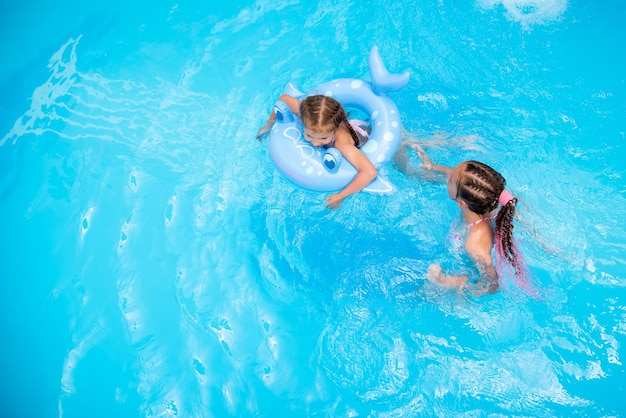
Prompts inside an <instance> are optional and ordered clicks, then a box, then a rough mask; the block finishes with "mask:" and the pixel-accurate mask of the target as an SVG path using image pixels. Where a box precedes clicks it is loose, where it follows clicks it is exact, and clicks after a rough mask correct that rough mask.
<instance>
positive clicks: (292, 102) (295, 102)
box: [256, 94, 300, 141]
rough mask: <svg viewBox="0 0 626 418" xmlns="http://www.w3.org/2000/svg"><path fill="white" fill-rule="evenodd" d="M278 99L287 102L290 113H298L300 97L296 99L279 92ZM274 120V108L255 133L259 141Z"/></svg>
mask: <svg viewBox="0 0 626 418" xmlns="http://www.w3.org/2000/svg"><path fill="white" fill-rule="evenodd" d="M278 99H279V100H282V101H283V102H285V103H286V104H287V106H289V110H291V113H294V114H296V115H300V99H296V98H295V97H293V96H290V95H288V94H281V96H280V97H279V98H278ZM274 122H276V113H275V112H274V109H272V113H270V117H269V118H268V119H267V122H265V125H263V126H262V127H261V129H259V130H258V131H257V133H256V138H257V139H258V140H259V141H260V140H261V139H263V135H264V134H265V133H266V132H269V130H270V129H271V128H272V125H273V124H274Z"/></svg>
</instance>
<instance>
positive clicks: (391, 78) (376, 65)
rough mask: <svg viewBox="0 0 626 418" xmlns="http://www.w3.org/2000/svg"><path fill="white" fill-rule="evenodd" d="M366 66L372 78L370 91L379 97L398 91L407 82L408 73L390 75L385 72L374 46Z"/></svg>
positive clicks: (383, 64) (385, 69) (376, 48)
mask: <svg viewBox="0 0 626 418" xmlns="http://www.w3.org/2000/svg"><path fill="white" fill-rule="evenodd" d="M368 65H369V70H370V76H371V77H372V90H373V91H374V93H376V94H377V95H379V96H386V95H387V92H390V91H396V90H400V89H402V88H404V87H405V86H406V85H407V84H408V82H409V72H408V71H405V72H404V73H402V74H391V73H390V72H389V71H387V68H386V67H385V63H384V62H383V60H382V58H381V57H380V53H379V52H378V47H377V46H376V45H374V46H373V47H372V50H371V51H370V55H369V61H368Z"/></svg>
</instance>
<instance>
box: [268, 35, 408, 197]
mask: <svg viewBox="0 0 626 418" xmlns="http://www.w3.org/2000/svg"><path fill="white" fill-rule="evenodd" d="M368 67H369V72H370V77H371V79H372V82H371V83H368V82H366V81H363V80H359V79H355V78H341V79H337V80H333V81H329V82H327V83H324V84H322V85H320V86H318V87H316V88H314V89H313V90H312V91H311V92H309V95H314V94H323V95H326V96H331V97H333V98H335V99H336V100H337V101H339V103H341V104H342V105H343V106H344V107H345V108H356V109H359V110H361V111H363V112H365V113H366V114H367V116H368V117H369V122H370V124H371V128H372V132H371V133H370V136H369V139H368V141H367V143H366V144H365V145H363V147H362V148H361V151H362V152H363V153H364V154H365V156H366V157H367V158H368V159H369V160H370V161H371V162H372V164H374V166H375V167H376V168H377V169H378V168H379V167H381V166H382V165H383V164H385V163H387V162H388V161H390V160H391V159H392V158H393V156H394V154H395V152H396V150H397V149H398V146H399V145H400V139H401V137H402V124H401V122H400V112H399V111H398V108H397V107H396V105H395V103H394V102H393V101H392V100H391V99H390V98H389V97H387V93H388V92H390V91H396V90H400V89H402V88H404V87H405V86H406V85H407V83H408V82H409V73H408V72H405V73H402V74H390V73H389V72H388V71H387V69H386V68H385V65H384V63H383V61H382V59H381V57H380V54H379V52H378V48H377V47H376V46H374V47H373V48H372V50H371V51H370V54H369V60H368ZM285 93H286V94H289V95H290V96H293V97H297V98H299V99H302V98H304V97H306V96H305V94H304V93H302V92H301V91H300V90H298V89H297V88H296V87H295V86H294V85H293V84H291V83H289V84H288V85H287V87H286V88H285ZM274 111H275V112H276V123H274V125H273V126H272V129H271V130H270V133H269V140H268V144H269V150H270V155H271V156H272V159H273V160H274V163H275V164H276V167H277V168H278V170H279V171H280V172H281V173H282V174H283V176H285V177H286V178H287V179H288V180H290V181H291V182H292V183H294V184H296V185H297V186H300V187H303V188H305V189H309V190H315V191H321V192H331V191H336V190H341V189H343V188H344V187H345V186H346V185H347V184H348V183H350V181H352V179H353V178H354V176H356V174H357V170H356V169H355V168H354V166H352V164H350V163H349V162H348V161H347V160H343V161H342V158H341V156H340V153H339V151H338V150H337V149H335V148H330V149H329V150H326V149H323V148H315V147H314V146H313V145H312V144H311V143H310V142H308V141H307V140H306V139H304V134H303V126H302V122H301V121H300V118H299V117H298V116H297V115H294V114H292V113H291V112H290V110H289V108H288V107H287V105H286V104H285V103H283V102H282V101H278V103H277V104H276V107H275V108H274ZM394 190H395V186H394V185H393V184H391V183H390V182H389V181H388V180H386V179H384V178H382V177H381V174H380V170H379V174H378V176H377V177H376V178H375V179H374V180H373V181H372V182H371V183H370V184H369V185H368V186H367V187H365V188H364V189H363V191H365V192H370V193H391V192H393V191H394Z"/></svg>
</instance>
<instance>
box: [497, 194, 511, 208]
mask: <svg viewBox="0 0 626 418" xmlns="http://www.w3.org/2000/svg"><path fill="white" fill-rule="evenodd" d="M511 199H513V195H512V194H511V193H509V192H508V191H507V190H502V193H500V197H498V203H500V204H501V205H502V206H506V205H507V203H509V202H510V201H511Z"/></svg>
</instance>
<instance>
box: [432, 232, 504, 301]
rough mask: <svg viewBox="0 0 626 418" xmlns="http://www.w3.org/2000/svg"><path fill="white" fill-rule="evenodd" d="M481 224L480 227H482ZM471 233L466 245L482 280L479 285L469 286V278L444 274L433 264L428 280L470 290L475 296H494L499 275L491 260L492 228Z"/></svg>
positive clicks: (472, 284)
mask: <svg viewBox="0 0 626 418" xmlns="http://www.w3.org/2000/svg"><path fill="white" fill-rule="evenodd" d="M482 225H483V224H481V225H480V226H482ZM475 228H476V230H475V232H474V231H472V232H470V234H469V236H468V237H467V241H466V243H465V249H466V251H467V254H468V255H469V256H470V258H471V259H472V260H473V261H474V263H475V265H476V268H477V270H478V274H479V275H480V280H479V282H478V283H471V284H469V283H468V281H469V276H467V275H463V276H451V275H446V274H443V271H442V270H441V267H440V266H439V265H437V264H432V265H431V266H430V267H429V268H428V279H429V280H431V281H433V282H436V283H439V284H440V285H442V286H445V287H450V288H458V289H459V290H461V289H468V290H469V291H470V292H471V293H472V294H473V295H474V296H482V295H485V294H493V293H496V292H497V291H498V288H499V284H498V274H497V272H496V268H495V266H494V265H493V261H492V258H491V247H492V238H491V228H489V227H488V226H487V225H485V226H483V227H482V228H479V225H477V226H476V227H475Z"/></svg>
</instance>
